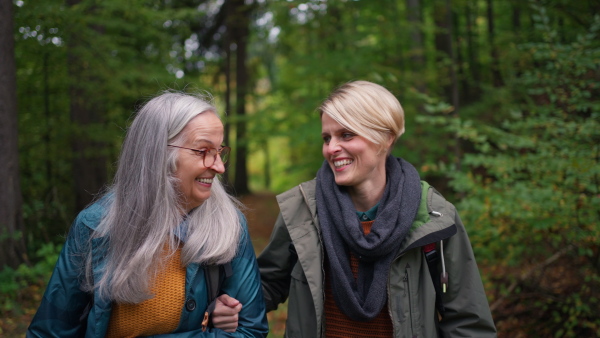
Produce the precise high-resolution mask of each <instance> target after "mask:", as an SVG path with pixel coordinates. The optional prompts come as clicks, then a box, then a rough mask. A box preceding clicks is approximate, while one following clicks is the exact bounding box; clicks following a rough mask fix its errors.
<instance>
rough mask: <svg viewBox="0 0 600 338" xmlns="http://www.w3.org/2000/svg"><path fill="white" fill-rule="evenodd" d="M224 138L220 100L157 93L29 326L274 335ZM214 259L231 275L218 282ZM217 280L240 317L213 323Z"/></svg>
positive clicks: (67, 333)
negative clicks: (230, 184) (226, 178)
mask: <svg viewBox="0 0 600 338" xmlns="http://www.w3.org/2000/svg"><path fill="white" fill-rule="evenodd" d="M222 143H223V124H222V122H221V120H220V119H219V116H218V115H217V110H216V108H215V107H214V106H212V105H211V104H210V103H208V102H207V101H206V100H205V99H203V98H202V97H200V96H195V95H190V94H185V93H178V92H165V93H163V94H162V95H159V96H157V97H155V98H153V99H151V100H150V101H148V102H147V103H146V104H145V105H144V106H143V107H142V108H141V110H140V111H139V112H138V113H137V116H136V117H135V119H134V120H133V122H132V124H131V126H130V127H129V129H128V131H127V135H126V137H125V141H124V143H123V147H122V151H121V155H120V159H119V163H118V169H117V172H116V175H115V178H114V182H113V184H112V186H111V187H110V188H109V189H108V191H107V193H105V194H104V195H103V196H102V197H101V198H99V199H98V201H96V202H95V203H94V204H92V205H90V206H89V207H87V208H86V209H85V210H83V211H82V212H81V213H80V214H79V215H78V216H77V218H76V220H75V222H74V223H73V225H72V227H71V230H70V231H69V235H68V237H67V240H66V243H65V245H64V247H63V250H62V252H61V254H60V256H59V258H58V262H57V263H56V267H55V269H54V272H53V274H52V277H51V279H50V281H49V283H48V286H47V289H46V292H45V294H44V297H43V299H42V302H41V305H40V307H39V309H38V311H37V313H36V315H35V317H34V318H33V320H32V322H31V324H30V326H29V329H28V331H27V337H82V336H85V337H137V336H151V335H153V336H161V335H165V336H166V335H168V336H169V337H170V336H177V337H191V336H203V337H204V336H206V337H209V336H219V337H220V336H231V337H264V336H266V334H267V332H268V325H267V322H266V316H265V305H264V301H263V294H262V291H261V287H260V277H259V272H258V267H257V264H256V259H255V255H254V250H253V248H252V244H251V242H250V239H249V235H248V231H247V227H246V221H245V219H244V216H243V215H242V214H241V212H240V210H239V202H237V201H236V200H235V199H234V198H233V197H231V196H230V195H228V194H227V192H226V191H225V189H224V188H223V186H222V184H221V182H220V181H219V178H218V176H217V175H219V174H222V173H223V172H224V171H225V162H226V161H227V157H228V154H229V151H230V148H229V147H226V146H223V145H222ZM209 266H217V267H218V268H217V269H222V270H228V273H226V276H227V277H226V278H225V277H224V275H223V273H219V274H218V275H217V278H218V279H219V280H218V284H214V283H213V284H211V283H210V282H209V278H210V277H211V276H210V275H211V273H210V272H209V271H210V270H209V269H208V268H206V267H209ZM203 267H205V268H204V269H203ZM212 271H215V270H212ZM216 271H219V270H216ZM212 274H213V276H212V277H214V273H212ZM215 285H217V287H218V286H220V292H219V293H227V294H229V295H235V296H234V297H235V298H236V299H237V300H238V301H239V302H238V303H236V304H234V305H232V307H234V308H235V311H236V313H237V312H239V314H238V317H236V318H237V319H238V323H239V325H237V326H228V327H227V328H226V329H225V330H221V329H216V328H214V327H212V325H211V324H210V321H209V318H208V315H209V314H210V312H211V311H212V309H213V308H214V306H215V304H219V305H220V303H219V300H214V301H212V299H211V298H212V296H211V291H210V290H209V289H211V288H213V289H214V288H215ZM212 292H213V293H214V291H212ZM211 302H212V304H210V303H211ZM209 307H210V308H209Z"/></svg>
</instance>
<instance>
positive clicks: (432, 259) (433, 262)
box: [423, 243, 446, 315]
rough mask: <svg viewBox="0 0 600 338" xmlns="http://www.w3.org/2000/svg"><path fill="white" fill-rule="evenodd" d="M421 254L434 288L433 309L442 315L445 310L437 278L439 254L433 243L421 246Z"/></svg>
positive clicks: (440, 284)
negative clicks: (423, 256)
mask: <svg viewBox="0 0 600 338" xmlns="http://www.w3.org/2000/svg"><path fill="white" fill-rule="evenodd" d="M423 254H425V260H426V261H427V267H429V274H430V275H431V281H432V282H433V287H434V288H435V307H436V309H437V310H438V312H439V313H440V314H441V315H443V314H444V312H445V311H446V309H445V308H444V300H443V299H442V293H443V291H442V283H441V280H440V278H439V276H440V274H439V272H438V268H437V263H438V262H439V260H440V253H439V252H438V250H437V248H436V245H435V243H431V244H428V245H425V246H423Z"/></svg>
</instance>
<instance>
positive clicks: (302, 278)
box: [286, 263, 317, 337]
mask: <svg viewBox="0 0 600 338" xmlns="http://www.w3.org/2000/svg"><path fill="white" fill-rule="evenodd" d="M291 276H292V279H291V284H290V295H289V299H288V317H287V322H286V337H315V336H316V335H317V315H316V313H315V304H314V302H313V298H312V294H311V292H310V287H309V285H308V281H307V279H306V275H305V273H304V271H303V269H302V266H301V265H300V263H296V265H295V266H294V268H293V269H292V272H291Z"/></svg>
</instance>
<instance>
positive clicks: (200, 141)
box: [192, 138, 214, 145]
mask: <svg viewBox="0 0 600 338" xmlns="http://www.w3.org/2000/svg"><path fill="white" fill-rule="evenodd" d="M200 143H209V144H211V145H214V143H213V141H211V140H207V139H204V138H201V139H196V140H194V142H192V144H200Z"/></svg>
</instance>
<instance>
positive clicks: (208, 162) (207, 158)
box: [167, 144, 231, 168]
mask: <svg viewBox="0 0 600 338" xmlns="http://www.w3.org/2000/svg"><path fill="white" fill-rule="evenodd" d="M167 146H168V147H174V148H181V149H187V150H191V151H193V152H194V154H196V155H197V156H200V157H202V160H203V163H204V166H205V167H207V168H208V167H210V166H212V165H213V164H215V162H216V161H217V155H219V156H220V157H221V161H222V162H223V164H225V163H227V160H229V153H231V148H229V147H221V148H219V149H217V148H208V149H203V150H200V149H192V148H186V147H180V146H174V145H172V144H167Z"/></svg>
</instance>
